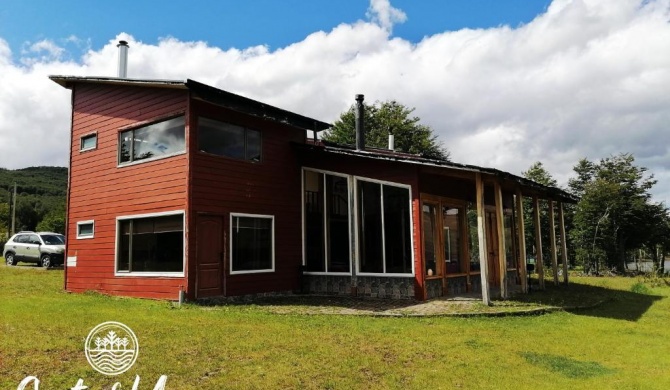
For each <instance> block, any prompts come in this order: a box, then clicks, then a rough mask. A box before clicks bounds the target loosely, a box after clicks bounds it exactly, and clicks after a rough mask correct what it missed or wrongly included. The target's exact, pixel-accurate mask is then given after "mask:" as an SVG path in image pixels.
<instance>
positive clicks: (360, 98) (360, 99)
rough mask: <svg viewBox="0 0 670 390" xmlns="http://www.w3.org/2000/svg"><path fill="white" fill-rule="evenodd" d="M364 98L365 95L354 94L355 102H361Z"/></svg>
mask: <svg viewBox="0 0 670 390" xmlns="http://www.w3.org/2000/svg"><path fill="white" fill-rule="evenodd" d="M364 98H365V95H363V94H360V93H359V94H356V101H359V102H362V101H363V99H364Z"/></svg>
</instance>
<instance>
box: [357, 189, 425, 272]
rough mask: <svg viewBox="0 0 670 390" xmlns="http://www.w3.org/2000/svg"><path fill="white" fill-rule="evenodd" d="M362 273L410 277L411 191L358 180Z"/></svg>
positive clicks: (359, 248) (359, 239)
mask: <svg viewBox="0 0 670 390" xmlns="http://www.w3.org/2000/svg"><path fill="white" fill-rule="evenodd" d="M356 196H357V205H358V221H357V222H358V226H357V228H358V257H359V259H360V271H361V273H374V274H411V273H412V238H411V223H410V215H411V213H410V194H409V188H407V187H400V186H395V185H390V184H383V183H378V182H372V181H367V180H360V179H359V180H357V193H356Z"/></svg>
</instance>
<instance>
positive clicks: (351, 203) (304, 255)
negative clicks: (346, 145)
mask: <svg viewBox="0 0 670 390" xmlns="http://www.w3.org/2000/svg"><path fill="white" fill-rule="evenodd" d="M306 171H310V172H316V173H322V174H324V175H331V176H339V177H343V178H346V179H347V186H348V188H349V191H348V192H349V194H348V199H347V200H348V206H349V272H328V253H327V251H326V253H324V257H323V259H324V262H325V264H324V267H323V268H324V269H325V271H305V275H331V276H351V275H352V274H353V269H354V266H355V265H354V264H353V262H352V259H353V256H352V254H351V251H352V248H353V247H355V245H353V243H352V242H351V237H353V235H352V224H351V223H352V221H353V215H354V212H355V210H354V212H352V205H353V201H352V187H353V186H352V184H353V181H352V176H351V175H347V174H344V173H338V172H333V171H326V170H322V169H314V168H307V167H303V168H302V181H301V189H302V192H301V202H302V204H301V206H300V207H301V213H302V214H301V215H302V265H303V266H304V265H306V263H307V253H306V250H305V246H306V245H307V242H306V239H305V234H306V231H305V230H306V226H305V172H306ZM323 180H324V183H323V185H324V187H323V188H324V189H325V188H326V183H325V180H326V177H325V176H324V177H323ZM325 197H326V192H325V191H324V207H325V204H326V202H325ZM326 223H327V221H326V218H325V217H324V219H323V226H324V233H323V234H324V243H325V235H326V234H327V229H326Z"/></svg>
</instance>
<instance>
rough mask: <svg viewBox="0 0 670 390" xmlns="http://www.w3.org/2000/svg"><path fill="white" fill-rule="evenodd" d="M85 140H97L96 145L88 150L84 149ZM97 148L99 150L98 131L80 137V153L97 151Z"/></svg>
mask: <svg viewBox="0 0 670 390" xmlns="http://www.w3.org/2000/svg"><path fill="white" fill-rule="evenodd" d="M84 138H95V145H93V146H91V147H88V148H84ZM97 148H98V132H97V131H96V132H93V133H88V134H84V135H82V136H81V137H79V151H80V152H86V151H89V150H95V149H97Z"/></svg>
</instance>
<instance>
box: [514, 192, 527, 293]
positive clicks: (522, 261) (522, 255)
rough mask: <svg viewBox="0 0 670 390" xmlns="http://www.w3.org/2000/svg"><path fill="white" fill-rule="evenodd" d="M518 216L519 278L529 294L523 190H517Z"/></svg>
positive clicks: (522, 289) (524, 289)
mask: <svg viewBox="0 0 670 390" xmlns="http://www.w3.org/2000/svg"><path fill="white" fill-rule="evenodd" d="M516 210H517V213H516V216H517V220H516V222H517V229H518V231H519V265H518V267H519V277H520V278H521V291H523V292H524V293H527V292H528V277H527V275H526V227H525V226H524V223H523V195H521V190H519V189H517V190H516Z"/></svg>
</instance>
